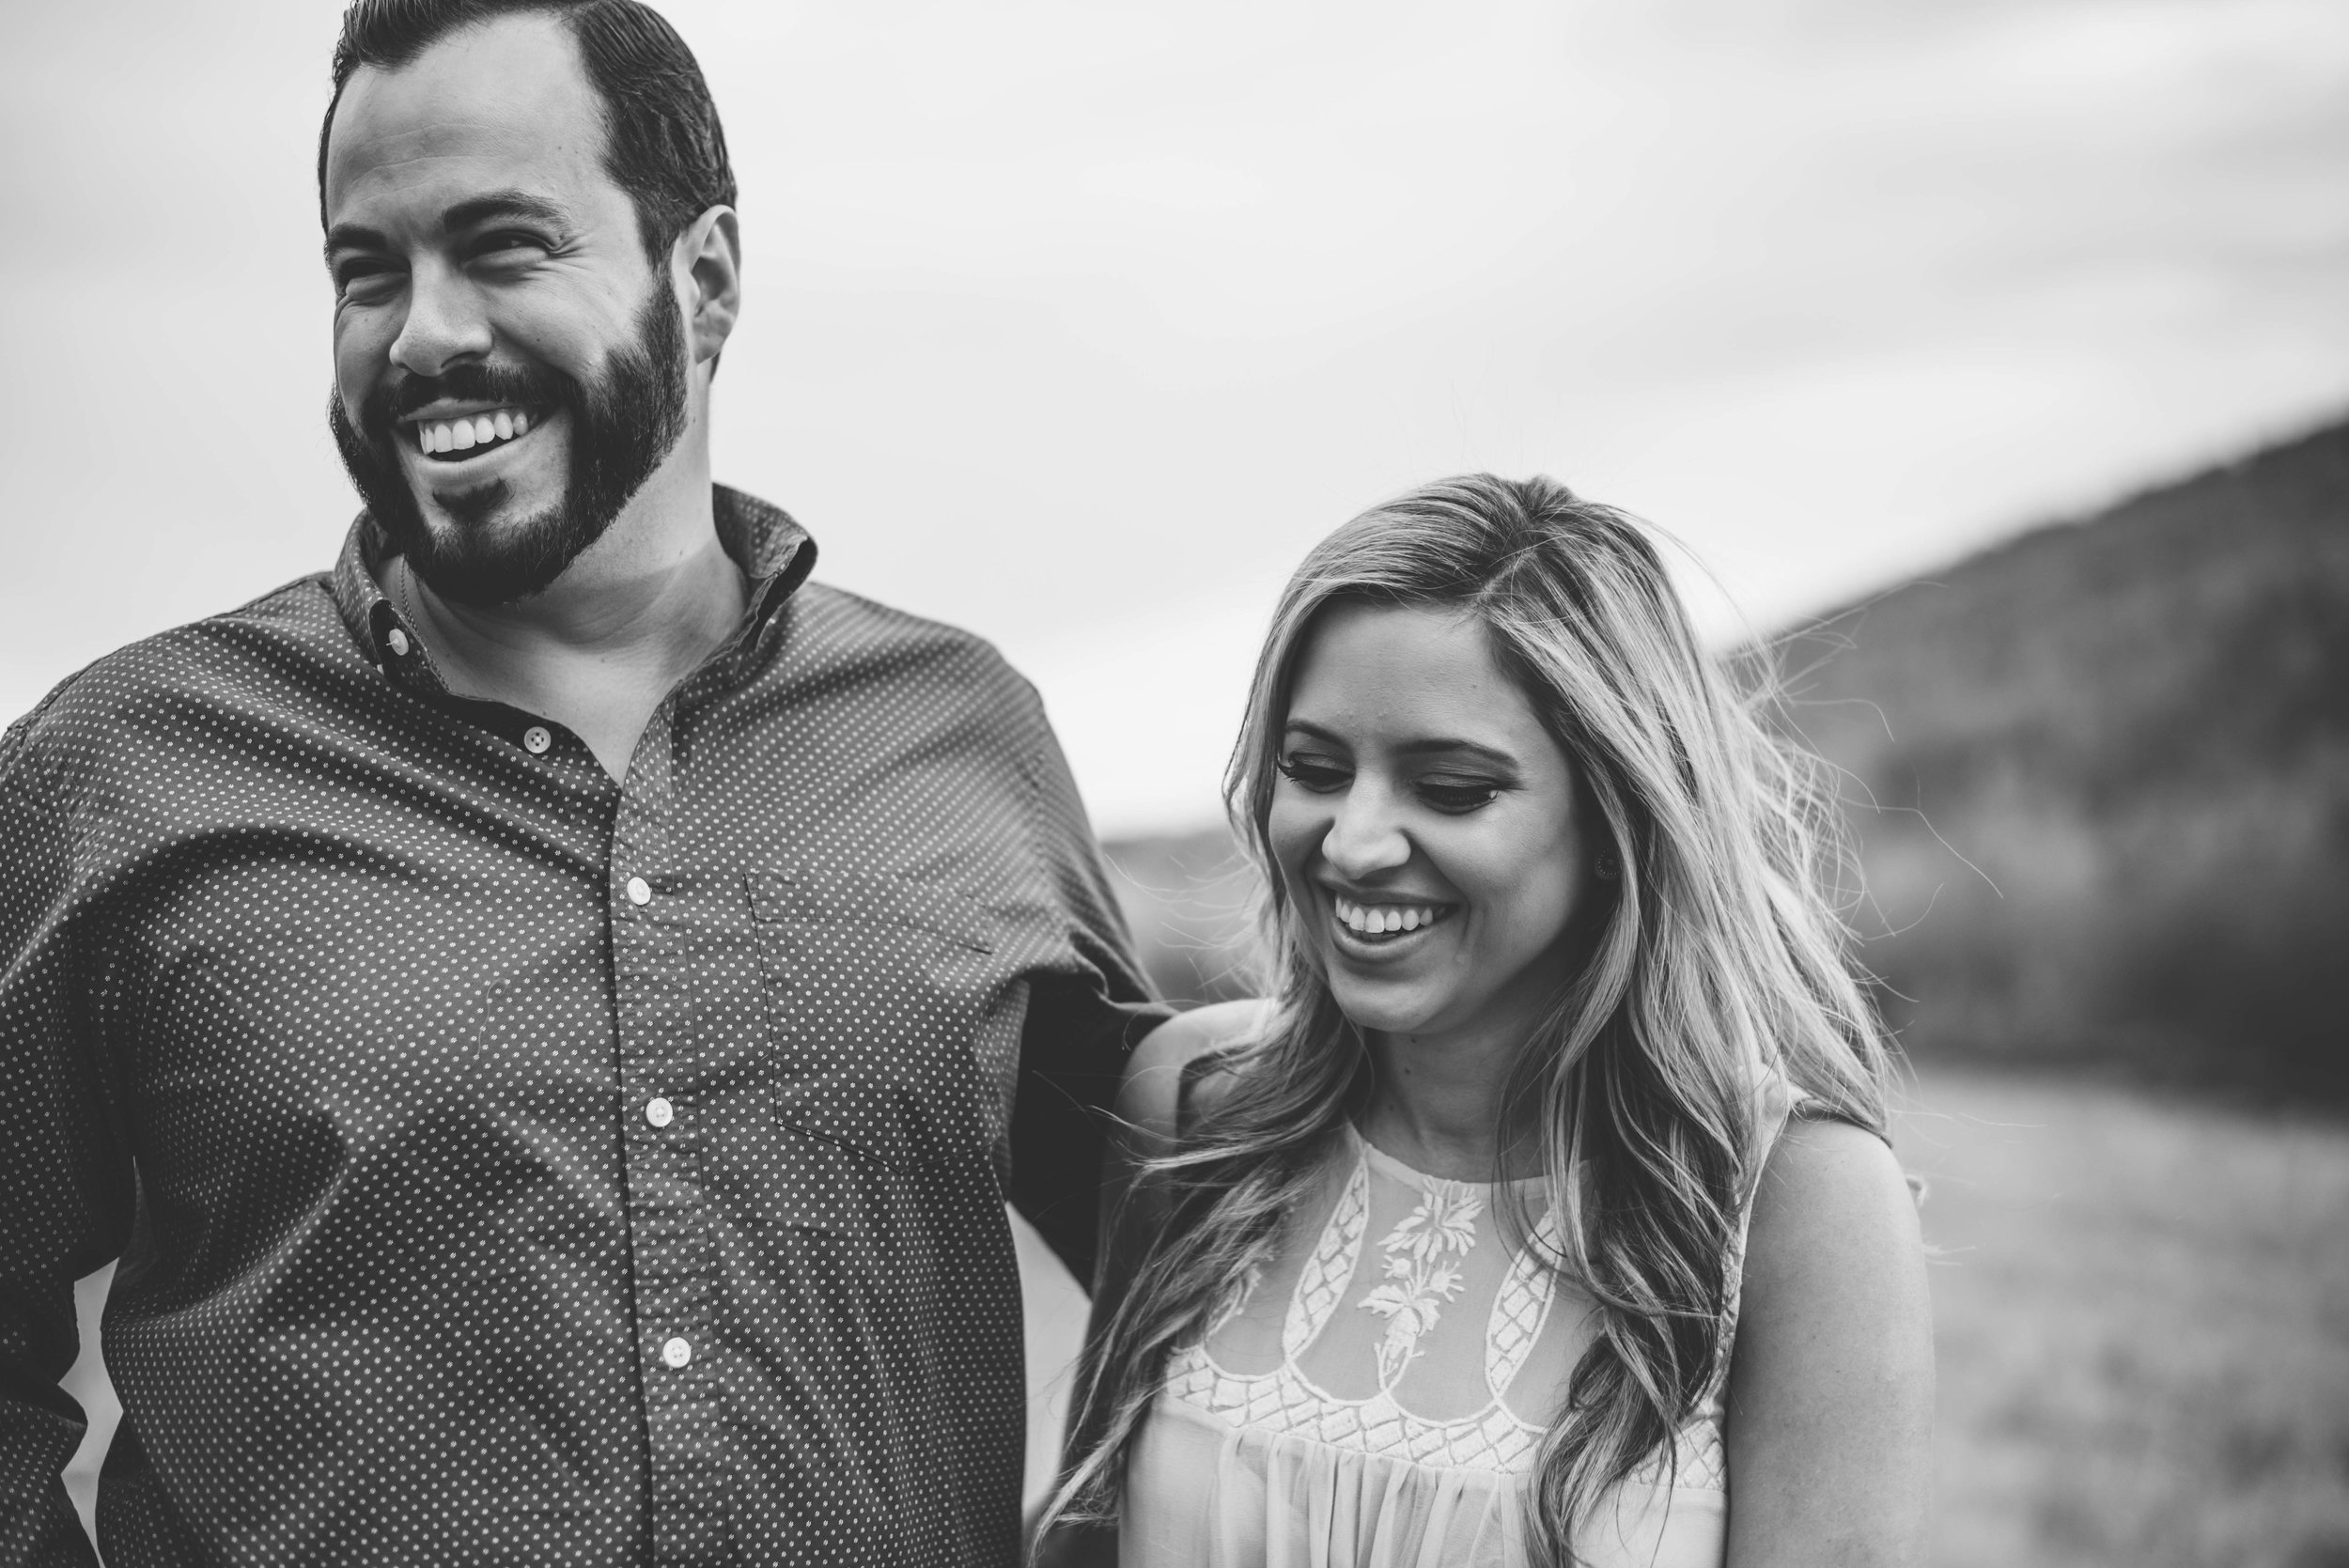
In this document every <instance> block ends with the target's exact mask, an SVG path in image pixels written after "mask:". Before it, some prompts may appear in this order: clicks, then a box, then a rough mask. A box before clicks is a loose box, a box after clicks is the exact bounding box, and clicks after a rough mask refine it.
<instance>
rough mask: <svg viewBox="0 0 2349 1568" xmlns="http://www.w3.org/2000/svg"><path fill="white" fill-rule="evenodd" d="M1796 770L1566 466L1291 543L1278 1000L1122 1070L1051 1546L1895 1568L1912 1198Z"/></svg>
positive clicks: (1079, 1551)
mask: <svg viewBox="0 0 2349 1568" xmlns="http://www.w3.org/2000/svg"><path fill="white" fill-rule="evenodd" d="M1812 767H1813V765H1812V764H1811V763H1810V762H1809V761H1808V759H1806V758H1804V757H1803V756H1801V755H1800V754H1799V753H1795V752H1792V751H1790V750H1789V749H1787V748H1786V747H1785V746H1784V745H1783V744H1782V742H1781V740H1780V739H1778V738H1777V737H1775V736H1773V735H1772V734H1771V733H1770V732H1769V731H1768V730H1767V729H1766V728H1765V727H1764V725H1763V724H1762V723H1760V722H1757V720H1756V718H1755V717H1754V716H1753V714H1752V712H1751V711H1750V705H1749V704H1748V703H1747V702H1746V701H1745V700H1744V699H1743V698H1741V696H1740V694H1739V692H1738V691H1737V690H1736V689H1735V686H1734V684H1733V682H1732V681H1731V680H1730V679H1729V678H1728V676H1727V675H1725V674H1724V673H1723V672H1722V671H1721V670H1719V669H1718V668H1717V667H1716V665H1715V662H1714V661H1713V660H1710V659H1708V658H1707V656H1706V655H1705V654H1704V653H1703V651H1702V650H1701V649H1700V647H1699V646H1698V644H1697V643H1696V641H1695V639H1694V637H1693V636H1692V635H1691V632H1690V629H1689V626H1688V617H1687V615H1686V613H1685V612H1684V610H1683V608H1682V606H1681V604H1680V603H1679V601H1678V599H1677V598H1675V596H1674V594H1673V591H1672V586H1671V584H1670V582H1669V581H1668V580H1667V578H1666V575H1665V572H1664V569H1663V567H1662V565H1661V563H1660V562H1659V560H1658V559H1657V554H1656V552H1655V551H1654V550H1653V548H1652V547H1651V546H1650V544H1649V543H1648V541H1647V540H1646V539H1645V538H1644V537H1643V536H1642V535H1641V532H1640V530H1639V529H1638V527H1637V526H1635V525H1634V524H1632V523H1631V522H1630V521H1628V520H1626V519H1625V518H1624V517H1622V516H1621V515H1620V514H1618V513H1615V512H1613V511H1610V509H1608V508H1606V507H1603V506H1596V505H1588V504H1585V503H1583V502H1580V501H1579V500H1577V499H1576V498H1575V497H1574V496H1573V494H1571V493H1570V492H1569V491H1568V490H1566V489H1564V487H1563V486H1560V485H1558V484H1556V483H1555V482H1554V481H1550V480H1547V479H1533V480H1530V481H1525V482H1521V483H1519V482H1508V481H1502V480H1499V479H1494V478H1491V477H1489V476H1476V477H1470V478H1463V479H1455V480H1452V481H1449V482H1446V483H1442V484H1438V485H1435V486H1431V487H1429V488H1428V489H1423V490H1420V491H1418V492H1416V493H1414V494H1411V495H1408V496H1406V497H1404V498H1403V499H1401V500H1399V501H1396V502H1394V503H1393V504H1392V505H1386V506H1382V507H1379V508H1377V509H1376V510H1374V511H1371V512H1369V513H1366V514H1364V515H1363V516H1361V517H1359V518H1357V519H1355V520H1353V521H1352V522H1350V523H1348V524H1347V525H1346V527H1344V528H1342V529H1340V530H1339V531H1338V532H1337V533H1336V534H1334V535H1332V536H1330V538H1328V539H1327V540H1325V541H1324V542H1323V543H1322V544H1321V545H1320V546H1319V547H1318V548H1317V549H1315V551H1314V552H1313V553H1312V554H1311V555H1310V556H1309V557H1308V558H1307V559H1306V561H1305V563H1304V564H1303V565H1302V566H1301V567H1299V569H1298V572H1297V575H1296V577H1295V578H1294V579H1293V580H1292V581H1291V582H1290V584H1289V586H1288V589H1287V592H1286V593H1285V595H1284V596H1283V599H1282V601H1281V605H1280V608H1279V610H1278V612H1277V613H1276V614H1275V617H1274V621H1273V626H1272V629H1271V632H1270V635H1269V637H1268V641H1267V643H1266V645H1265V648H1264V652H1263V655H1262V657H1261V659H1260V660H1259V662H1258V665H1257V671H1256V677H1255V683H1254V688H1253V691H1252V693H1251V697H1250V702H1249V709H1248V715H1247V720H1246V722H1245V726H1244V728H1243V730H1242V733H1241V737H1240V740H1239V744H1238V746H1237V749H1236V751H1235V753H1234V758H1233V763H1232V768H1231V772H1230V776H1229V780H1228V793H1229V800H1230V804H1231V808H1232V812H1233V816H1234V820H1235V823H1236V825H1237V828H1238V829H1239V831H1241V833H1242V834H1243V836H1244V837H1245V839H1246V841H1247V843H1248V845H1249V846H1250V848H1251V849H1252V852H1253V855H1254V858H1255V859H1256V860H1257V862H1259V863H1260V865H1261V867H1262V869H1263V871H1264V873H1265V877H1266V880H1267V884H1268V927H1269V935H1270V938H1271V941H1272V948H1273V963H1274V966H1275V968H1274V972H1273V975H1272V994H1271V995H1270V996H1269V997H1268V998H1266V999H1264V1000H1262V1001H1252V1002H1240V1003H1232V1004H1227V1005H1225V1006H1221V1007H1214V1008H1207V1009H1203V1010H1201V1011H1199V1012H1195V1013H1191V1014H1189V1015H1186V1016H1184V1017H1181V1018H1178V1019H1177V1020H1175V1022H1173V1023H1170V1024H1168V1025H1166V1026H1164V1027H1163V1028H1161V1029H1160V1030H1159V1032H1157V1033H1156V1034H1154V1035H1152V1036H1151V1037H1150V1039H1149V1040H1148V1041H1147V1042H1146V1043H1145V1044H1144V1046H1143V1048H1141V1050H1140V1051H1139V1052H1138V1053H1137V1055H1136V1058H1135V1061H1134V1062H1133V1063H1132V1065H1131V1067H1130V1069H1129V1071H1128V1080H1127V1083H1126V1087H1125V1091H1124V1095H1123V1099H1122V1102H1121V1105H1122V1113H1123V1114H1124V1116H1125V1117H1126V1118H1127V1120H1128V1124H1129V1126H1130V1131H1129V1137H1128V1150H1127V1151H1126V1153H1127V1157H1128V1158H1127V1172H1128V1187H1127V1190H1126V1193H1125V1201H1124V1203H1122V1206H1120V1207H1119V1208H1118V1210H1117V1213H1116V1218H1115V1219H1114V1220H1113V1221H1112V1224H1113V1231H1112V1235H1111V1237H1110V1238H1109V1246H1108V1248H1107V1250H1106V1254H1105V1256H1106V1262H1105V1265H1104V1268H1103V1275H1102V1279H1101V1281H1100V1282H1099V1289H1098V1291H1097V1298H1096V1307H1095V1320H1094V1322H1095V1327H1094V1333H1093V1337H1092V1341H1091V1343H1090V1344H1089V1346H1088V1350H1087V1356H1086V1360H1085V1365H1084V1368H1083V1373H1082V1377H1081V1387H1080V1389H1079V1394H1078V1413H1077V1417H1076V1421H1075V1424H1074V1431H1073V1436H1072V1445H1071V1460H1070V1467H1069V1470H1068V1473H1067V1476H1066V1480H1065V1482H1064V1483H1063V1486H1062V1488H1061V1491H1060V1494H1059V1496H1058V1497H1057V1498H1055V1500H1054V1504H1053V1510H1052V1514H1051V1515H1050V1517H1051V1520H1052V1528H1051V1529H1050V1530H1049V1531H1048V1534H1047V1536H1046V1540H1045V1546H1044V1555H1045V1556H1046V1557H1047V1558H1048V1559H1050V1558H1063V1559H1069V1560H1076V1559H1082V1558H1086V1557H1095V1556H1097V1555H1099V1552H1100V1547H1101V1545H1103V1541H1102V1535H1103V1531H1104V1529H1105V1528H1106V1527H1107V1526H1109V1525H1110V1524H1112V1523H1113V1525H1114V1527H1115V1531H1116V1543H1117V1545H1116V1550H1117V1559H1118V1560H1120V1561H1121V1562H1123V1563H1126V1564H1128V1565H1129V1568H1159V1565H1166V1568H1173V1565H1175V1564H1181V1565H1184V1568H1192V1565H1202V1564H1204V1565H1213V1568H1255V1565H1258V1564H1289V1563H1293V1564H1298V1565H1299V1568H1302V1565H1306V1564H1313V1565H1320V1564H1365V1565H1367V1564H1396V1565H1405V1564H1419V1565H1430V1568H1432V1565H1435V1564H1442V1565H1445V1568H1454V1565H1460V1564H1493V1565H1514V1564H1521V1563H1524V1564H1532V1563H1540V1564H1569V1563H1571V1564H1580V1565H1586V1568H1613V1565H1617V1564H1624V1565H1629V1564H1640V1565H1641V1568H1697V1565H1700V1564H1702V1565H1704V1568H1717V1565H1719V1564H1724V1563H1726V1564H1729V1565H1730V1568H1779V1565H1786V1568H1794V1565H1797V1564H1799V1565H1803V1568H1812V1565H1817V1564H1826V1563H1837V1564H1842V1563H1867V1564H1907V1563H1916V1562H1921V1561H1922V1560H1923V1538H1924V1516H1925V1504H1926V1492H1927V1473H1926V1452H1925V1451H1926V1440H1927V1431H1928V1427H1929V1424H1930V1416H1931V1404H1932V1352H1931V1345H1930V1338H1929V1327H1928V1308H1927V1302H1926V1296H1925V1287H1924V1283H1923V1278H1922V1266H1921V1251H1920V1243H1919V1238H1918V1233H1917V1223H1916V1214H1915V1209H1914V1205H1913V1203H1912V1202H1911V1200H1910V1195H1909V1191H1908V1188H1906V1185H1905V1183H1904V1180H1903V1177H1902V1174H1901V1172H1900V1169H1899V1167H1898V1166H1897V1165H1896V1164H1895V1162H1894V1160H1893V1158H1892V1156H1891V1154H1890V1150H1889V1147H1888V1145H1887V1142H1886V1137H1887V1126H1886V1112H1885V1077H1886V1048H1885V1043H1884V1040H1883V1038H1882V1036H1881V1034H1880V1032H1879V1030H1878V1026H1877V1024H1876V1021H1875V1017H1874V1016H1873V1014H1872V1012H1871V1010H1870V1007H1869V1005H1868V1002H1867V1000H1866V998H1865V996H1864V995H1863V994H1862V991H1861V988H1860V986H1859V985H1858V984H1857V983H1856V981H1855V978H1854V974H1853V970H1852V966H1851V964H1850V962H1849V959H1848V957H1847V954H1846V950H1845V942H1844V933H1843V927H1842V925H1841V924H1840V923H1839V921H1838V919H1837V917H1836V914H1835V911H1834V909H1833V908H1832V907H1831V906H1830V904H1829V902H1828V899H1827V897H1826V896H1825V893H1824V892H1823V878H1824V877H1826V875H1827V874H1828V872H1829V871H1831V869H1832V867H1833V864H1834V863H1835V862H1834V860H1833V856H1832V854H1831V851H1832V850H1833V849H1834V847H1835V842H1834V836H1833V832H1832V818H1831V816H1830V815H1828V812H1827V810H1826V807H1825V805H1824V804H1823V802H1822V800H1821V799H1820V797H1819V796H1818V795H1817V794H1815V793H1814V779H1813V772H1812Z"/></svg>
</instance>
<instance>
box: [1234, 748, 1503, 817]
mask: <svg viewBox="0 0 2349 1568" xmlns="http://www.w3.org/2000/svg"><path fill="white" fill-rule="evenodd" d="M1278 766H1279V768H1280V770H1281V776H1282V777H1283V778H1284V779H1287V780H1288V781H1289V782H1290V783H1292V784H1296V785H1297V786H1298V787H1299V788H1300V789H1304V790H1309V791H1311V792H1312V793H1314V794H1315V795H1334V794H1336V793H1337V792H1338V791H1339V790H1342V789H1344V788H1346V786H1347V785H1348V784H1352V783H1353V782H1354V768H1353V767H1352V766H1351V765H1350V764H1347V763H1344V762H1340V761H1338V760H1337V759H1336V758H1334V757H1328V756H1320V755H1315V754H1314V753H1300V752H1291V753H1289V754H1288V755H1286V756H1284V757H1283V758H1282V759H1281V760H1280V763H1279V764H1278ZM1406 787H1408V789H1409V790H1410V792H1411V793H1412V794H1413V795H1415V796H1417V797H1418V798H1419V800H1420V801H1421V802H1422V803H1423V804H1424V805H1425V806H1427V807H1428V808H1429V809H1431V810H1434V811H1439V812H1441V813H1443V814H1444V815H1446V816H1464V815H1467V814H1468V813H1470V812H1472V811H1475V810H1477V809H1478V808H1480V807H1483V806H1488V805H1490V804H1492V802H1493V801H1494V800H1496V799H1497V798H1498V797H1499V796H1500V794H1501V791H1502V790H1503V789H1505V788H1507V787H1508V785H1507V784H1506V783H1505V782H1503V781H1501V780H1500V779H1489V778H1481V777H1475V776H1472V775H1467V774H1459V773H1433V774H1423V775H1422V776H1420V777H1418V778H1415V779H1412V780H1410V781H1409V782H1408V785H1407V786H1406Z"/></svg>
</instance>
